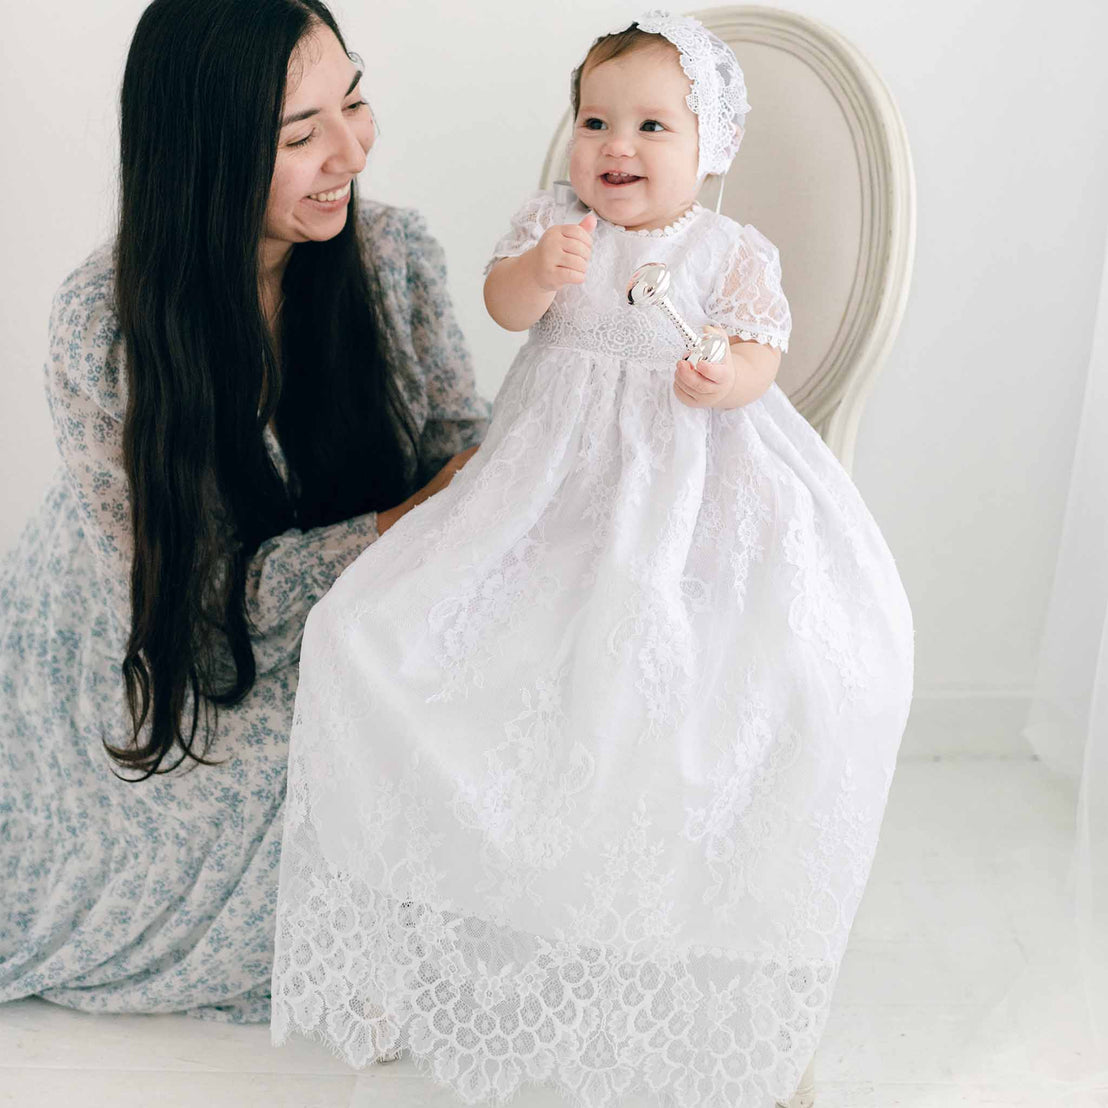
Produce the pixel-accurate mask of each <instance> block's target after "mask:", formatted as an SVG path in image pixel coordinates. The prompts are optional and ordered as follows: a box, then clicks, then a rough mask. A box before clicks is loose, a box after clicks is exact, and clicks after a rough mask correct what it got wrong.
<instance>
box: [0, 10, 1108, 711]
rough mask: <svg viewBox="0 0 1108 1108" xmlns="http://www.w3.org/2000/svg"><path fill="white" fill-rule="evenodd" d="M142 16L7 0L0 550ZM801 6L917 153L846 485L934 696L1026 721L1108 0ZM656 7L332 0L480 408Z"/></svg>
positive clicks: (378, 154)
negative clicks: (494, 256)
mask: <svg viewBox="0 0 1108 1108" xmlns="http://www.w3.org/2000/svg"><path fill="white" fill-rule="evenodd" d="M144 6H145V5H144V3H142V2H140V0H97V3H96V4H94V5H91V4H87V3H85V2H84V0H80V2H79V0H65V2H61V0H54V2H53V3H45V4H36V5H34V6H32V5H23V4H18V5H17V4H15V3H14V2H9V3H7V4H6V5H5V8H6V10H5V12H4V25H5V34H4V36H3V40H2V41H3V45H2V46H0V50H2V51H3V54H2V56H0V120H2V128H3V151H4V152H3V157H2V166H0V195H2V196H3V197H4V203H3V204H2V205H0V233H2V238H0V255H2V257H3V272H2V274H0V282H2V285H0V287H2V289H3V294H4V295H3V296H2V297H0V349H2V350H3V351H4V358H5V362H6V364H5V367H4V372H3V374H2V376H0V400H2V404H0V548H2V547H6V546H8V545H9V544H10V542H11V541H13V540H14V538H15V535H16V533H17V531H18V528H19V526H20V525H21V523H22V521H23V519H24V518H25V517H26V515H27V513H28V512H29V511H30V510H31V509H32V507H33V505H34V503H35V502H36V500H37V498H38V496H39V494H40V493H41V490H42V489H43V488H44V486H45V483H46V481H47V480H48V478H49V476H50V473H51V471H52V469H53V467H54V465H55V457H56V455H55V452H54V446H53V441H52V438H51V433H50V428H49V423H48V419H47V414H46V407H45V402H44V400H43V399H42V373H41V367H42V361H43V355H44V352H45V342H46V319H47V312H48V305H49V300H50V296H51V294H52V292H53V290H54V288H55V287H56V286H57V285H58V283H59V282H60V281H61V280H62V278H63V277H64V276H65V274H66V273H67V272H68V271H69V270H70V269H71V268H72V267H73V266H74V265H76V264H77V263H78V262H79V261H80V260H81V258H82V257H83V256H84V255H85V254H86V253H87V251H88V250H89V249H90V248H91V247H92V246H93V245H94V244H95V243H96V242H97V241H98V240H99V239H101V238H102V237H104V236H106V235H107V233H108V231H109V228H110V226H111V216H112V207H113V204H114V194H115V186H114V174H115V159H116V145H117V140H116V133H115V128H116V118H117V116H116V110H117V109H116V101H117V95H118V87H119V81H120V77H121V74H122V67H123V59H124V57H125V53H126V48H127V44H128V41H129V37H130V34H131V31H132V30H133V28H134V24H135V22H136V21H137V19H138V16H139V14H140V12H141V11H142V9H143V7H144ZM649 6H650V5H649V4H646V5H644V7H649ZM792 8H793V10H797V11H800V12H802V13H803V14H806V15H809V16H811V17H813V18H815V19H819V20H822V21H823V22H826V23H828V24H830V25H832V26H833V27H835V28H836V29H837V30H839V31H840V32H841V33H843V34H845V35H846V36H847V37H848V38H850V39H851V40H852V41H853V42H854V43H855V44H856V45H857V46H859V47H860V49H861V50H862V51H863V52H864V53H865V54H866V55H867V56H868V57H869V58H870V60H871V61H872V62H873V63H874V64H875V66H876V67H877V69H878V70H879V71H880V72H881V73H882V74H883V76H884V77H885V79H886V81H887V83H888V84H889V86H890V88H891V89H892V92H893V95H894V96H895V98H896V99H897V102H898V103H899V105H900V109H901V112H902V113H903V115H904V118H905V121H906V123H907V127H908V133H909V137H910V140H911V142H912V148H913V155H914V159H915V166H916V173H917V178H918V187H919V241H918V246H917V260H916V269H915V277H914V282H913V288H912V296H911V299H910V301H909V304H908V310H907V314H906V317H905V319H904V323H903V326H902V329H901V332H900V336H899V339H898V341H897V344H896V346H895V348H894V351H893V354H892V357H891V359H890V362H889V365H888V368H887V370H886V372H885V374H884V376H883V378H882V379H881V380H880V382H879V383H878V386H877V388H876V390H875V392H874V394H873V397H872V399H871V400H870V403H869V407H868V409H867V412H866V415H865V418H864V419H863V423H862V428H861V434H860V439H859V444H858V451H857V459H856V464H855V478H856V481H857V483H858V485H859V488H860V489H861V491H862V493H863V495H864V496H865V498H866V500H867V502H868V504H869V505H870V508H871V510H872V511H873V513H874V515H875V517H876V518H877V520H878V522H879V523H880V524H881V526H882V529H883V530H884V533H885V536H886V538H887V540H888V542H889V545H890V547H891V548H892V550H893V553H894V554H895V556H896V558H897V562H898V565H899V566H900V569H901V573H902V575H903V577H904V581H905V585H906V587H907V590H908V594H909V596H910V598H911V600H912V603H913V609H914V611H915V616H916V624H917V657H918V664H917V690H918V693H919V694H920V698H921V700H922V701H923V702H927V701H930V702H931V703H932V704H933V705H940V707H941V705H942V704H943V703H944V702H946V703H948V704H949V703H953V704H955V705H957V704H959V703H962V702H967V703H968V702H970V701H972V702H973V703H976V704H980V703H983V702H985V701H988V699H989V698H994V700H995V703H997V704H1001V705H1007V706H1008V707H1010V708H1011V707H1012V706H1014V707H1015V708H1016V709H1018V708H1019V706H1020V704H1021V703H1022V697H1023V695H1024V694H1025V692H1026V690H1027V688H1028V686H1029V684H1030V681H1031V678H1032V675H1033V667H1034V660H1035V651H1036V648H1037V644H1038V636H1039V632H1040V629H1041V625H1042V620H1043V614H1044V608H1045V604H1046V597H1047V592H1048V589H1049V585H1050V578H1051V573H1052V570H1053V564H1054V556H1055V551H1056V545H1057V539H1058V533H1059V528H1060V522H1061V515H1062V509H1063V498H1064V491H1065V484H1066V480H1067V478H1068V472H1069V466H1070V460H1071V456H1072V450H1073V443H1074V436H1075V432H1076V418H1077V411H1078V405H1079V401H1080V397H1081V393H1082V386H1083V381H1084V375H1085V372H1086V369H1087V366H1088V354H1089V346H1090V341H1091V329H1092V322H1093V311H1094V306H1095V303H1096V294H1097V282H1098V279H1099V274H1100V271H1101V263H1102V254H1103V248H1104V242H1105V233H1104V232H1105V223H1106V218H1108V143H1106V141H1105V134H1106V133H1108V132H1106V128H1105V125H1104V122H1103V119H1102V115H1101V113H1102V112H1103V109H1104V105H1106V104H1108V76H1106V74H1108V66H1106V65H1105V63H1104V60H1103V58H1102V57H1101V54H1100V52H1098V51H1101V52H1102V47H1103V44H1104V43H1106V42H1108V4H1105V3H1102V2H1100V0H1057V2H1055V3H1052V4H1051V5H1049V7H1048V6H1044V5H1043V4H1041V3H1035V4H1032V3H1030V2H1027V0H931V2H930V3H928V4H926V5H923V4H915V3H911V4H909V3H889V2H888V0H806V2H804V3H798V4H795V5H792ZM641 10H642V9H641V8H640V7H639V5H632V4H629V3H625V2H622V0H602V2H596V0H560V2H559V3H556V4H551V3H545V2H544V3H540V2H538V0H477V2H476V3H470V4H465V3H458V2H457V0H449V2H447V0H435V2H422V3H420V2H414V3H411V4H408V5H400V4H398V3H393V4H382V3H375V4H362V3H357V2H355V0H342V2H341V3H337V4H336V6H335V11H336V14H337V15H338V17H339V20H340V25H341V26H342V27H343V28H344V33H345V34H346V37H347V40H348V42H349V44H350V46H351V47H352V48H353V49H355V50H357V51H358V52H360V53H361V54H362V55H363V56H364V57H365V59H366V61H367V63H368V73H367V77H366V79H365V82H364V86H363V87H364V89H365V91H366V92H367V94H368V95H369V97H370V98H371V100H372V102H373V104H374V108H375V110H376V113H377V116H378V118H379V120H380V123H381V137H380V140H379V142H378V144H377V146H376V148H375V150H374V152H373V154H372V155H371V159H370V164H369V168H368V169H367V172H366V175H365V176H364V178H363V193H364V194H367V195H375V196H377V197H380V198H381V199H384V200H387V201H390V202H393V203H399V204H404V205H411V206H414V207H417V208H420V209H421V210H422V211H423V212H424V213H425V214H426V216H427V218H428V220H429V222H430V225H431V229H432V231H433V232H434V233H436V234H437V235H438V236H439V238H440V239H441V240H442V242H443V244H444V246H445V248H446V252H447V258H448V261H449V264H450V267H451V290H452V293H453V296H454V301H455V305H456V308H457V311H458V314H459V317H460V319H461V322H462V326H463V328H464V330H465V333H466V335H467V336H468V338H469V341H470V344H471V346H472V349H473V352H474V355H475V359H476V362H477V366H478V374H479V385H480V388H481V390H482V392H483V393H485V395H487V396H490V397H491V396H492V395H493V394H494V393H495V391H496V388H497V386H498V384H499V382H500V381H501V380H502V378H503V375H504V373H505V371H506V369H507V365H508V362H509V360H510V357H511V355H512V353H513V352H514V350H515V348H516V346H517V345H518V342H519V338H518V337H517V336H512V335H507V334H504V333H501V332H499V331H498V330H497V328H496V327H495V325H494V324H492V323H491V322H490V321H489V320H488V319H487V317H486V316H485V313H484V309H483V307H482V303H481V290H480V270H481V267H482V266H483V264H484V261H485V258H486V255H487V253H488V251H489V249H490V246H491V244H492V243H493V242H494V241H495V239H496V238H497V236H498V235H499V234H500V233H501V231H502V229H503V227H504V225H505V222H506V220H507V218H508V216H509V214H510V213H511V212H512V211H513V210H514V208H515V206H516V205H517V204H518V203H519V201H520V199H521V198H522V196H523V195H524V193H525V192H526V191H527V190H528V189H530V188H532V187H534V185H535V183H536V182H537V178H538V174H539V169H540V167H541V163H542V158H543V155H544V152H545V149H546V145H547V142H548V140H549V136H550V134H551V133H552V131H553V129H554V127H555V125H556V124H557V122H558V120H559V118H560V116H561V113H562V111H563V110H564V107H565V104H566V97H567V85H568V76H569V71H570V69H571V68H572V66H573V65H575V64H576V63H577V61H578V60H579V59H580V57H581V55H582V54H583V52H584V49H585V48H586V46H587V44H588V43H589V41H591V39H592V37H593V36H594V35H596V34H597V33H600V32H601V31H605V30H610V29H614V28H615V27H616V26H617V25H618V24H620V23H621V22H623V21H629V20H630V19H632V18H634V16H636V15H637V14H639V13H640V11H641ZM740 60H741V59H740ZM751 101H752V102H753V103H754V104H755V105H756V104H757V90H756V89H752V90H751ZM752 121H753V116H752ZM785 285H786V288H787V287H788V260H787V259H785ZM982 698H984V700H983V699H982ZM955 714H957V713H955ZM956 725H957V721H956V720H955V721H954V723H953V724H952V726H956Z"/></svg>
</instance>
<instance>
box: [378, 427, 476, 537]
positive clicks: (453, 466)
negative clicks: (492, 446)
mask: <svg viewBox="0 0 1108 1108" xmlns="http://www.w3.org/2000/svg"><path fill="white" fill-rule="evenodd" d="M480 446H481V444H480V443H478V444H477V445H476V446H471V447H470V448H469V449H468V450H463V451H462V452H461V453H460V454H455V455H454V457H453V458H451V459H450V461H448V462H447V463H446V465H444V466H443V467H442V469H440V470H439V471H438V473H436V474H435V476H434V477H432V478H431V480H430V481H428V482H427V484H426V485H424V486H423V488H421V489H420V490H419V491H418V492H414V493H412V495H411V496H409V497H408V499H407V500H405V501H404V502H403V503H402V504H397V506H396V507H395V508H389V509H387V510H386V511H383V512H378V513H377V534H378V535H383V534H384V533H385V532H386V531H387V530H388V529H389V528H390V527H391V526H392V525H393V524H394V523H395V522H396V521H397V520H398V519H399V518H400V517H401V516H402V515H405V514H406V513H408V512H410V511H411V510H412V509H413V508H414V507H416V506H417V505H419V504H422V503H423V502H424V501H425V500H426V499H427V498H428V497H431V496H434V495H435V493H437V492H441V491H442V490H443V489H445V488H446V486H447V485H449V484H450V482H451V481H452V480H453V478H454V474H455V473H457V472H458V470H459V469H461V468H462V466H464V465H465V464H466V462H468V461H469V459H470V458H472V457H473V455H474V454H476V453H477V451H478V450H479V449H480Z"/></svg>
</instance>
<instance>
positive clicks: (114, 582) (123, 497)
mask: <svg viewBox="0 0 1108 1108" xmlns="http://www.w3.org/2000/svg"><path fill="white" fill-rule="evenodd" d="M110 289H111V272H110V268H108V261H107V259H106V258H104V257H100V258H99V259H97V258H96V256H94V258H93V259H90V261H89V262H88V263H86V264H85V265H84V266H82V267H81V268H80V269H78V270H77V271H75V272H74V273H73V274H72V275H71V276H70V277H69V278H68V279H67V280H66V281H65V282H64V283H63V285H62V287H61V288H60V289H59V290H58V292H57V294H56V295H55V297H54V301H53V305H52V308H51V313H50V350H49V358H48V361H47V366H46V395H47V402H48V405H49V408H50V415H51V419H52V421H53V426H54V436H55V439H56V441H57V444H58V449H59V452H60V454H61V459H62V463H63V466H64V469H65V473H66V477H67V480H68V483H69V486H70V488H71V490H72V492H73V496H74V499H75V501H76V505H77V510H78V513H79V518H80V522H81V527H82V529H83V531H84V533H85V536H86V538H87V540H88V543H89V546H90V548H91V551H92V554H93V557H94V559H95V562H96V565H97V570H98V578H99V580H100V582H101V593H102V597H103V602H104V603H103V608H104V610H105V612H106V616H107V620H108V625H107V626H106V627H105V628H104V633H105V634H107V635H109V636H110V639H111V645H110V649H111V650H112V652H113V653H116V654H119V655H120V657H122V651H123V648H124V646H125V644H126V642H127V639H128V638H129V636H130V632H131V584H130V582H131V562H132V558H133V552H134V535H133V531H132V521H131V491H130V483H129V481H128V478H127V471H126V467H125V464H124V460H123V418H124V413H125V411H126V399H125V395H124V392H125V376H124V372H123V338H122V334H121V333H120V331H119V327H118V323H117V320H116V317H115V313H114V311H113V310H112V308H111V305H110ZM378 533H379V532H378V522H377V513H376V512H368V513H366V514H365V515H361V516H357V517H355V518H354V519H350V520H346V521H344V522H342V523H336V524H331V525H329V526H326V527H319V528H316V529H314V530H311V531H298V530H289V531H286V532H284V533H283V534H280V535H275V536H273V537H272V538H270V539H267V540H266V541H265V542H263V543H262V544H261V546H260V547H259V548H258V550H257V551H256V552H255V553H254V555H253V556H252V558H251V559H250V562H249V565H248V567H247V574H246V594H245V601H246V611H247V615H248V617H249V619H250V621H251V623H252V626H253V630H252V641H253V644H254V647H255V657H256V660H257V663H258V669H259V672H265V671H266V670H269V669H273V668H276V667H278V666H281V665H287V664H290V663H293V662H295V661H296V659H297V657H298V655H299V650H300V636H301V634H302V632H303V627H304V621H305V620H306V619H307V615H308V611H309V609H310V608H311V606H312V605H313V604H314V603H315V602H316V601H317V600H318V599H319V598H320V597H321V596H322V595H323V594H324V593H325V592H326V591H327V590H328V589H329V588H330V587H331V585H332V584H333V583H334V581H335V579H336V578H337V577H338V575H339V574H340V573H341V572H342V571H343V570H344V569H345V568H346V567H347V566H348V565H349V564H350V563H351V562H352V561H353V560H354V559H355V558H356V557H357V556H358V555H359V554H360V553H361V552H362V551H363V550H364V549H365V548H366V547H367V546H368V545H369V544H370V543H371V542H373V541H374V540H375V539H376V538H377V536H378ZM90 618H92V619H93V620H96V619H97V618H98V617H97V616H96V615H95V614H93V615H92V616H91V617H90Z"/></svg>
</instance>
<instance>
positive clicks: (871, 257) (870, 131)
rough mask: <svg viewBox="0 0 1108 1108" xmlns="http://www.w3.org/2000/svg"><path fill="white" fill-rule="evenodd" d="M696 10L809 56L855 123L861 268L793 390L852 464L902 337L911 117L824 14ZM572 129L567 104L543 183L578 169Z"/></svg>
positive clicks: (736, 33)
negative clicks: (876, 389) (835, 324)
mask: <svg viewBox="0 0 1108 1108" xmlns="http://www.w3.org/2000/svg"><path fill="white" fill-rule="evenodd" d="M689 14H690V15H692V16H694V17H695V18H696V19H699V20H700V21H701V22H702V23H703V24H704V25H705V26H706V27H708V28H709V29H710V30H711V31H713V32H715V33H716V34H717V35H719V36H720V37H721V38H723V39H724V40H726V41H727V42H730V43H742V42H744V41H745V42H754V43H758V44H760V45H765V46H773V47H776V48H778V49H781V50H784V51H786V52H787V53H789V54H792V55H793V56H794V57H796V58H797V59H799V60H800V61H802V62H804V63H806V64H807V65H808V66H809V67H810V68H811V69H812V70H813V71H814V72H815V73H816V74H817V76H818V77H819V78H820V79H821V80H822V81H823V83H824V84H825V85H826V86H827V88H828V90H829V91H830V92H831V94H832V95H833V96H834V98H835V100H836V101H837V103H838V104H839V107H840V108H841V110H842V113H843V116H844V118H845V120H846V122H847V125H848V126H849V128H850V133H851V136H852V138H853V141H854V150H855V155H856V157H857V159H858V176H859V180H860V182H861V189H862V228H861V241H860V244H859V251H858V262H857V268H856V270H855V274H854V280H853V283H852V287H851V291H850V296H849V299H848V303H847V307H846V309H845V311H844V312H843V318H842V321H841V322H840V325H839V328H838V331H837V332H836V334H835V337H834V339H833V341H832V342H831V344H830V346H829V348H828V350H827V352H826V354H825V355H824V357H823V359H822V361H821V362H820V365H819V366H818V368H817V369H816V370H815V371H814V372H813V373H812V375H811V376H810V377H809V378H808V380H807V381H806V382H805V383H804V384H803V385H802V386H801V387H800V388H799V389H797V391H796V393H795V395H791V396H790V397H789V399H790V400H791V402H792V403H793V404H794V406H795V407H796V408H797V410H798V411H800V412H801V414H802V415H804V416H805V418H806V419H807V420H808V422H809V423H811V424H812V426H813V427H814V428H815V429H816V430H817V431H818V432H819V434H820V435H821V436H822V437H823V440H824V441H825V442H826V443H827V445H828V446H829V447H830V449H831V450H832V451H833V452H834V454H835V456H836V457H837V458H838V459H839V461H840V463H841V464H842V466H843V468H844V469H846V471H847V472H848V473H849V472H850V471H851V469H852V466H853V462H854V449H855V444H856V441H857V436H858V424H859V422H860V420H861V417H862V411H863V409H864V407H865V403H866V400H867V398H868V397H869V394H870V392H871V391H872V389H873V385H874V383H875V381H876V378H877V374H878V373H879V372H880V370H881V368H882V367H883V365H884V363H885V360H886V359H887V357H888V355H889V351H890V350H891V348H892V345H893V342H894V341H895V339H896V334H897V330H898V328H899V326H900V321H901V318H902V317H903V314H904V307H905V304H906V302H907V299H908V290H909V286H910V283H911V274H912V265H913V262H914V260H915V243H916V184H915V173H914V170H913V166H912V156H911V151H910V149H909V146H908V136H907V132H906V130H905V127H904V121H903V119H902V118H901V115H900V112H899V110H898V109H897V106H896V103H895V101H894V100H893V97H892V93H891V92H890V91H889V89H888V86H887V85H886V84H885V82H884V81H883V80H882V79H881V77H880V75H879V74H878V73H877V71H876V70H875V69H874V68H873V66H872V65H870V63H869V62H868V61H867V60H866V59H865V58H864V57H863V56H862V54H861V53H860V52H859V51H858V50H857V49H856V48H855V47H854V46H852V45H851V44H850V43H849V42H848V41H847V40H846V39H845V38H843V36H842V35H840V34H839V33H838V32H837V31H833V30H832V29H831V28H830V27H827V26H825V25H824V24H822V23H818V22H816V21H815V20H813V19H809V18H808V17H807V16H803V15H799V14H798V13H796V12H789V11H783V10H781V9H779V8H770V7H766V6H764V5H760V4H741V5H736V6H733V7H725V8H707V9H703V10H701V11H695V12H690V13H689ZM572 128H573V118H572V113H571V112H569V111H567V112H566V114H565V116H564V117H563V118H562V122H561V124H560V126H559V128H558V131H557V132H556V134H555V136H554V139H553V141H552V142H551V145H550V148H549V150H548V152H547V156H546V160H545V162H544V163H543V168H542V178H541V181H540V187H542V188H549V187H550V186H551V184H553V182H554V180H555V179H556V178H558V177H565V176H567V175H568V174H567V162H566V154H565V149H566V143H567V141H568V139H569V136H570V134H571V133H572ZM794 264H795V261H794ZM786 356H787V355H786Z"/></svg>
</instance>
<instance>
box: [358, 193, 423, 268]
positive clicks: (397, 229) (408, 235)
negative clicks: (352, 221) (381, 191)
mask: <svg viewBox="0 0 1108 1108" xmlns="http://www.w3.org/2000/svg"><path fill="white" fill-rule="evenodd" d="M357 220H358V231H359V233H360V235H361V238H362V242H363V245H365V246H370V245H372V246H373V247H374V248H375V252H379V251H380V250H381V249H387V248H389V247H390V246H391V247H394V248H396V249H397V250H398V252H399V253H400V255H401V256H403V255H404V254H406V253H407V252H408V249H409V246H410V244H411V242H412V241H413V240H416V241H423V240H431V241H434V240H433V238H432V236H431V233H430V231H429V230H428V229H427V220H426V219H425V218H424V217H423V213H422V212H420V211H419V210H418V209H417V208H401V207H398V206H396V205H394V204H385V203H383V202H382V201H380V200H359V201H358V212H357Z"/></svg>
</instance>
